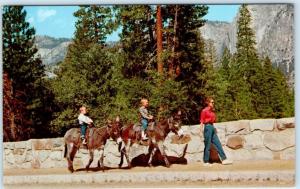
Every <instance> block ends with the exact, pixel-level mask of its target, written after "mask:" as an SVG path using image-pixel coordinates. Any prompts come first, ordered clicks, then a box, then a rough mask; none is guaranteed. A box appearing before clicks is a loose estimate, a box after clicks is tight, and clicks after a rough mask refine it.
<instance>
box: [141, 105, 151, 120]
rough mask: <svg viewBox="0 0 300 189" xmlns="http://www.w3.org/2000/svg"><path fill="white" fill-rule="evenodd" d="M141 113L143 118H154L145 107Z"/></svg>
mask: <svg viewBox="0 0 300 189" xmlns="http://www.w3.org/2000/svg"><path fill="white" fill-rule="evenodd" d="M139 112H140V114H141V116H142V117H143V118H146V119H152V118H153V116H151V115H149V113H148V110H147V109H146V108H144V107H140V109H139Z"/></svg>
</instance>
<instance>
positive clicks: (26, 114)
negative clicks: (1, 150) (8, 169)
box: [3, 6, 46, 140]
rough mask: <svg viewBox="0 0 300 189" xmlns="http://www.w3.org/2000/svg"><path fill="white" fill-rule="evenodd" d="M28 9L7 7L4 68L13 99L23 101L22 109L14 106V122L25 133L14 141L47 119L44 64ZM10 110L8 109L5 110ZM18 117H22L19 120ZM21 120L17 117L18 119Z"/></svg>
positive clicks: (4, 24)
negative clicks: (26, 19) (30, 23)
mask: <svg viewBox="0 0 300 189" xmlns="http://www.w3.org/2000/svg"><path fill="white" fill-rule="evenodd" d="M25 17H26V11H24V10H23V7H22V6H4V8H3V71H4V72H5V73H6V74H7V76H8V78H7V81H10V82H11V85H10V86H11V87H10V92H9V94H10V95H9V96H10V98H11V102H16V104H23V105H22V107H23V108H20V109H18V108H17V107H16V106H14V105H11V106H10V107H11V108H13V109H11V114H10V117H9V120H10V124H15V126H14V127H15V128H19V130H21V131H22V132H21V133H18V134H19V135H21V136H15V137H13V138H11V140H21V139H27V138H28V137H29V136H30V134H33V133H34V132H35V130H37V129H39V127H40V126H42V125H43V124H44V123H45V122H44V121H45V120H43V118H42V114H43V112H40V110H41V109H43V108H45V106H46V104H45V103H44V101H43V98H44V96H43V91H44V90H46V89H45V88H44V87H43V79H42V78H43V76H44V66H43V64H42V62H41V60H40V58H39V56H37V55H36V52H37V48H36V47H35V45H34V35H35V30H34V28H32V27H30V25H29V23H28V22H26V21H25ZM4 111H6V110H4ZM17 117H18V119H17ZM16 119H17V120H16Z"/></svg>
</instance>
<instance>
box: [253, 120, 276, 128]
mask: <svg viewBox="0 0 300 189" xmlns="http://www.w3.org/2000/svg"><path fill="white" fill-rule="evenodd" d="M275 125H276V120H275V119H254V120H250V130H251V131H254V130H262V131H272V130H273V129H274V128H275Z"/></svg>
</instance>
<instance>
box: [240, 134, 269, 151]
mask: <svg viewBox="0 0 300 189" xmlns="http://www.w3.org/2000/svg"><path fill="white" fill-rule="evenodd" d="M244 139H245V143H244V148H246V149H249V150H252V149H258V148H263V147H264V142H263V134H262V132H253V133H251V134H249V135H245V136H244Z"/></svg>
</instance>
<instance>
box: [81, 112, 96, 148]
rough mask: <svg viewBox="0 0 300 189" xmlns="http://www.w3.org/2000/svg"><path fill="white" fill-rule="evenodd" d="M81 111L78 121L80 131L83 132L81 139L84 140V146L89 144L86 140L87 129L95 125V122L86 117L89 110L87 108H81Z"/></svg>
mask: <svg viewBox="0 0 300 189" xmlns="http://www.w3.org/2000/svg"><path fill="white" fill-rule="evenodd" d="M79 111H80V114H79V116H78V121H79V125H80V131H81V136H80V138H81V140H82V144H84V145H86V144H87V143H86V138H85V133H86V129H87V126H90V125H92V124H93V120H92V119H91V118H89V117H88V116H86V115H85V114H86V113H87V109H86V107H85V106H81V107H80V109H79Z"/></svg>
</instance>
